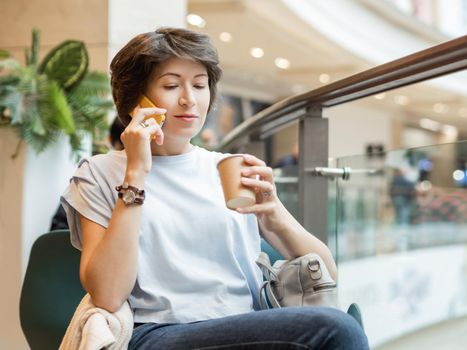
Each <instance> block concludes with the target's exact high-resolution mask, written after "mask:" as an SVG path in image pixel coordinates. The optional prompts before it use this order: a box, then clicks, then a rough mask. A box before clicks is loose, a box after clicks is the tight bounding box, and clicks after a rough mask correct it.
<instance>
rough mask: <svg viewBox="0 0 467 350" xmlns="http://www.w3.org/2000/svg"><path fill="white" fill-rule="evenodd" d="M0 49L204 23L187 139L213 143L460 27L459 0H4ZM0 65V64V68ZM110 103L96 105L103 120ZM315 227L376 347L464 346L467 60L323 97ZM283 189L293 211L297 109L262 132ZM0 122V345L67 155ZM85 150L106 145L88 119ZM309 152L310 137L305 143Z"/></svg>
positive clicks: (102, 48)
mask: <svg viewBox="0 0 467 350" xmlns="http://www.w3.org/2000/svg"><path fill="white" fill-rule="evenodd" d="M2 14H3V15H2V30H1V32H0V49H4V50H7V51H9V52H10V53H11V54H12V55H13V56H14V57H15V58H17V59H18V60H20V61H21V62H23V63H24V57H23V56H24V50H25V48H27V47H29V46H30V41H31V31H32V29H33V28H38V29H39V30H40V32H41V50H40V53H41V56H44V55H45V53H46V52H48V51H49V50H50V49H51V48H52V47H54V46H55V45H57V44H58V43H60V42H62V41H63V40H66V39H78V40H82V41H84V43H85V44H86V46H87V49H88V51H89V58H90V60H89V62H90V68H91V69H92V70H98V71H101V72H108V65H109V62H110V59H111V58H112V57H113V55H114V54H115V53H116V51H117V50H119V48H121V47H122V45H123V44H124V43H126V42H127V41H128V40H129V39H130V38H132V37H133V36H134V35H136V34H137V33H140V32H146V31H151V30H154V29H155V28H156V27H159V26H178V27H187V28H191V29H194V30H199V31H202V32H205V33H207V34H209V35H210V36H211V37H212V39H213V41H214V43H215V45H216V46H217V48H218V51H219V54H220V59H221V65H222V68H223V70H224V77H223V80H222V83H221V99H220V101H219V103H218V106H217V108H216V109H215V110H214V111H213V112H212V113H211V114H210V115H209V117H208V120H207V123H206V126H205V128H204V130H203V131H202V132H201V134H200V135H199V137H197V139H196V140H195V142H197V143H198V144H200V145H202V146H204V147H207V148H212V149H215V148H216V147H217V146H218V145H219V144H221V142H222V140H223V139H224V137H225V136H226V135H228V134H229V132H230V131H232V130H233V129H234V128H235V127H237V126H239V125H241V124H242V123H243V122H245V121H247V120H248V119H249V118H251V117H252V116H253V115H255V114H256V113H258V112H260V111H261V110H264V109H265V108H266V107H269V106H271V105H273V104H275V103H276V102H279V101H281V100H283V99H285V98H289V97H291V96H294V95H298V94H302V93H305V92H307V91H310V90H314V89H318V88H320V87H323V86H326V85H328V84H332V83H334V82H336V81H339V80H341V79H344V78H346V77H349V76H352V75H354V74H357V73H359V72H362V71H366V70H368V69H371V68H373V67H377V66H379V65H381V64H384V63H386V62H390V61H393V60H396V59H399V58H401V57H404V56H407V55H409V54H412V53H415V52H418V51H421V50H425V49H428V48H430V47H433V46H435V45H438V44H440V43H443V42H446V41H448V40H451V39H455V38H458V37H461V36H463V35H465V34H466V31H467V0H444V1H441V0H327V1H319V0H171V1H162V0H132V1H123V0H107V1H104V0H102V1H91V0H67V1H58V0H40V1H39V0H3V1H2ZM0 74H2V73H1V72H0ZM113 117H114V113H113V112H111V113H109V116H108V119H109V122H111V120H112V119H113ZM323 117H324V118H326V119H327V120H328V122H329V141H328V147H329V152H328V153H329V165H330V166H334V167H337V168H344V167H350V168H352V169H354V170H356V171H354V175H353V176H352V177H351V179H350V181H343V180H342V179H330V180H329V187H328V188H329V202H328V205H327V212H328V217H329V233H328V240H329V243H330V244H331V245H332V247H333V251H334V253H335V256H336V258H337V259H338V264H339V275H340V281H339V283H340V293H341V294H342V295H341V302H342V303H344V304H345V303H350V302H353V301H356V302H358V303H359V305H360V306H361V308H362V312H363V318H364V323H365V329H366V331H367V334H368V337H369V339H370V344H371V346H372V348H374V349H381V350H383V349H384V350H389V349H467V336H466V334H467V332H465V329H467V328H466V327H467V318H466V315H467V249H466V248H467V245H466V243H467V170H466V169H467V144H466V142H465V141H463V140H467V73H466V72H462V71H460V72H456V73H452V74H449V75H445V76H443V77H440V78H435V79H430V80H428V81H426V82H421V83H416V84H413V85H409V86H405V87H401V88H397V89H394V90H390V91H386V92H382V93H378V94H375V95H372V96H369V97H366V98H363V99H359V100H357V101H354V102H351V103H346V104H343V105H339V106H336V107H333V108H328V109H325V110H324V111H323ZM265 142H266V152H264V158H265V159H266V160H267V162H268V163H269V164H270V165H271V166H273V167H274V168H275V169H276V170H275V171H276V177H277V184H278V189H279V191H280V196H281V199H282V200H283V201H284V203H285V204H286V205H287V207H288V208H289V210H291V211H292V212H293V213H294V215H295V214H296V215H298V212H299V201H298V189H299V185H298V181H299V180H298V169H297V162H298V150H297V145H298V142H299V123H298V121H296V122H292V123H290V124H287V125H284V127H282V128H278V129H277V130H275V132H274V134H272V135H270V136H268V137H267V139H265ZM17 144H18V138H17V136H16V135H15V133H14V132H13V131H12V130H11V128H0V145H1V146H0V149H1V150H2V154H1V156H0V159H1V162H0V194H1V202H0V274H1V275H2V276H3V279H4V282H2V285H3V287H2V298H1V299H0V309H1V310H2V312H1V316H0V348H1V349H26V348H28V346H27V343H26V341H25V339H24V336H23V334H22V331H21V327H20V320H19V313H18V303H19V295H20V291H21V285H22V280H23V276H24V272H25V269H26V266H27V262H28V257H29V251H30V248H31V246H32V244H33V242H34V240H35V239H36V238H37V237H38V236H39V235H40V234H42V233H45V232H47V231H48V229H49V227H50V221H51V218H52V216H53V214H54V212H55V210H56V209H57V204H58V200H59V196H60V193H61V192H62V191H63V189H64V188H65V186H66V183H67V181H68V179H69V176H70V175H71V173H72V171H73V169H74V167H75V166H76V163H75V159H74V158H72V157H70V148H69V145H68V141H67V139H66V137H62V138H60V140H59V141H58V142H57V144H56V145H55V146H53V147H51V148H48V149H46V150H45V151H44V152H42V153H40V154H37V153H36V152H34V150H32V149H31V148H30V147H28V146H27V145H25V146H24V147H22V148H21V150H20V152H19V153H18V156H17V157H16V158H15V159H12V158H11V155H12V154H13V153H15V151H16V147H17ZM87 144H88V145H87V150H86V152H85V153H84V154H90V153H91V152H93V150H94V153H95V152H97V151H98V150H101V151H102V149H105V147H106V145H107V141H106V139H105V137H103V136H102V135H101V136H100V138H97V139H94V140H90V139H88V140H87ZM306 151H307V152H313V151H314V150H313V149H309V150H306Z"/></svg>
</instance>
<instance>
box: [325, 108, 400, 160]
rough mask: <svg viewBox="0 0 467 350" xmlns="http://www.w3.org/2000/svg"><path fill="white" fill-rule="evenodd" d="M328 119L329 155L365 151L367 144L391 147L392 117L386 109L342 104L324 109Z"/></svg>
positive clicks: (339, 155) (334, 156) (361, 152)
mask: <svg viewBox="0 0 467 350" xmlns="http://www.w3.org/2000/svg"><path fill="white" fill-rule="evenodd" d="M324 117H325V118H328V119H329V156H330V157H331V158H338V157H343V156H351V155H361V154H365V146H366V145H367V144H368V143H382V144H383V145H384V146H385V148H386V150H388V149H391V148H393V144H392V118H391V114H390V113H389V112H387V111H383V110H379V109H377V108H371V107H367V106H362V105H360V106H357V105H355V104H345V105H341V106H336V107H332V108H328V109H325V110H324Z"/></svg>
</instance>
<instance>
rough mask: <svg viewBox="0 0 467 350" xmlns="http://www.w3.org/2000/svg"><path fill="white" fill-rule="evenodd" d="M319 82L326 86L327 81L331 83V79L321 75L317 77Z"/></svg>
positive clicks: (324, 74) (326, 75) (327, 75)
mask: <svg viewBox="0 0 467 350" xmlns="http://www.w3.org/2000/svg"><path fill="white" fill-rule="evenodd" d="M319 81H320V82H321V83H323V84H327V83H329V81H331V77H330V76H329V74H326V73H323V74H320V75H319Z"/></svg>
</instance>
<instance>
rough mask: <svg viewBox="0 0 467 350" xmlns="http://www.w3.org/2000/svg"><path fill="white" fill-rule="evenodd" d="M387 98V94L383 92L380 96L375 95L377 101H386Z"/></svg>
mask: <svg viewBox="0 0 467 350" xmlns="http://www.w3.org/2000/svg"><path fill="white" fill-rule="evenodd" d="M385 97H386V93H385V92H382V93H380V94H376V95H375V98H376V99H377V100H382V99H384V98H385Z"/></svg>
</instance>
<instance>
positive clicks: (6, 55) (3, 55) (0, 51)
mask: <svg viewBox="0 0 467 350" xmlns="http://www.w3.org/2000/svg"><path fill="white" fill-rule="evenodd" d="M10 56H11V54H10V52H8V51H7V50H4V49H0V60H4V59H5V58H9V57H10Z"/></svg>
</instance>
